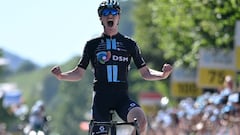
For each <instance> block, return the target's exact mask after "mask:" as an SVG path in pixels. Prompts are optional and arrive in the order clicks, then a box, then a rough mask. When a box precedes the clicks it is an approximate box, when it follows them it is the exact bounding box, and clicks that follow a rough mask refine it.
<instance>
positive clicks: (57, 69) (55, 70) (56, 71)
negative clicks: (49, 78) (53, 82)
mask: <svg viewBox="0 0 240 135" xmlns="http://www.w3.org/2000/svg"><path fill="white" fill-rule="evenodd" d="M51 72H52V73H53V74H54V75H55V76H56V77H57V78H60V76H61V73H62V71H61V68H60V67H59V66H54V67H53V68H52V69H51Z"/></svg>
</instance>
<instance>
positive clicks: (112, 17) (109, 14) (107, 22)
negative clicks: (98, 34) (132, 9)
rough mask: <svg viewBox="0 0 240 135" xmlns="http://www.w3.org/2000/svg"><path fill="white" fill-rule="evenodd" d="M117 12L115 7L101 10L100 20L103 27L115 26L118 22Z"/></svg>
mask: <svg viewBox="0 0 240 135" xmlns="http://www.w3.org/2000/svg"><path fill="white" fill-rule="evenodd" d="M119 19H120V16H119V12H118V10H115V9H105V10H103V13H102V16H101V17H100V20H101V21H102V24H103V25H104V26H105V27H116V26H117V25H118V23H119Z"/></svg>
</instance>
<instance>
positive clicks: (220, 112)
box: [149, 76, 240, 135]
mask: <svg viewBox="0 0 240 135" xmlns="http://www.w3.org/2000/svg"><path fill="white" fill-rule="evenodd" d="M233 89H234V88H233V80H232V78H231V76H226V77H225V81H224V88H222V89H219V90H217V91H215V92H205V93H203V94H202V95H200V96H198V97H196V98H185V99H182V100H181V101H180V102H179V104H178V105H177V107H174V108H167V109H164V110H160V111H159V112H158V114H157V116H156V117H154V119H153V120H152V122H151V123H150V126H151V131H152V132H151V133H149V135H151V134H152V135H240V92H239V91H237V90H233Z"/></svg>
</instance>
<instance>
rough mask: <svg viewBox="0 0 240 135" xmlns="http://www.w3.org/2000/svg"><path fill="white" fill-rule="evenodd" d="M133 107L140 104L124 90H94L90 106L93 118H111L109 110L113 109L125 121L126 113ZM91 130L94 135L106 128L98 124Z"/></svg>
mask: <svg viewBox="0 0 240 135" xmlns="http://www.w3.org/2000/svg"><path fill="white" fill-rule="evenodd" d="M134 107H140V106H139V105H138V104H137V103H136V102H134V101H132V100H131V99H130V98H129V96H128V94H127V92H125V91H121V90H112V91H111V90H110V91H107V90H106V91H96V93H95V96H94V100H93V106H92V109H93V120H95V121H98V122H108V121H110V120H111V115H110V110H115V111H116V113H117V114H118V116H119V117H120V118H121V119H122V120H124V121H127V114H128V112H129V111H130V110H131V109H132V108H134ZM93 132H94V135H100V134H106V133H107V132H108V129H107V127H104V126H98V127H94V128H93Z"/></svg>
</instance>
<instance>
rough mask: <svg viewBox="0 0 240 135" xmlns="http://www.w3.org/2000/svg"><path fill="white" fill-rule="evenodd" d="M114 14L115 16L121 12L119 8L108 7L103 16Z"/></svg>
mask: <svg viewBox="0 0 240 135" xmlns="http://www.w3.org/2000/svg"><path fill="white" fill-rule="evenodd" d="M110 14H111V15H113V16H116V15H118V14H119V12H118V10H117V9H112V8H106V9H104V10H103V11H102V15H103V16H108V15H110Z"/></svg>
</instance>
